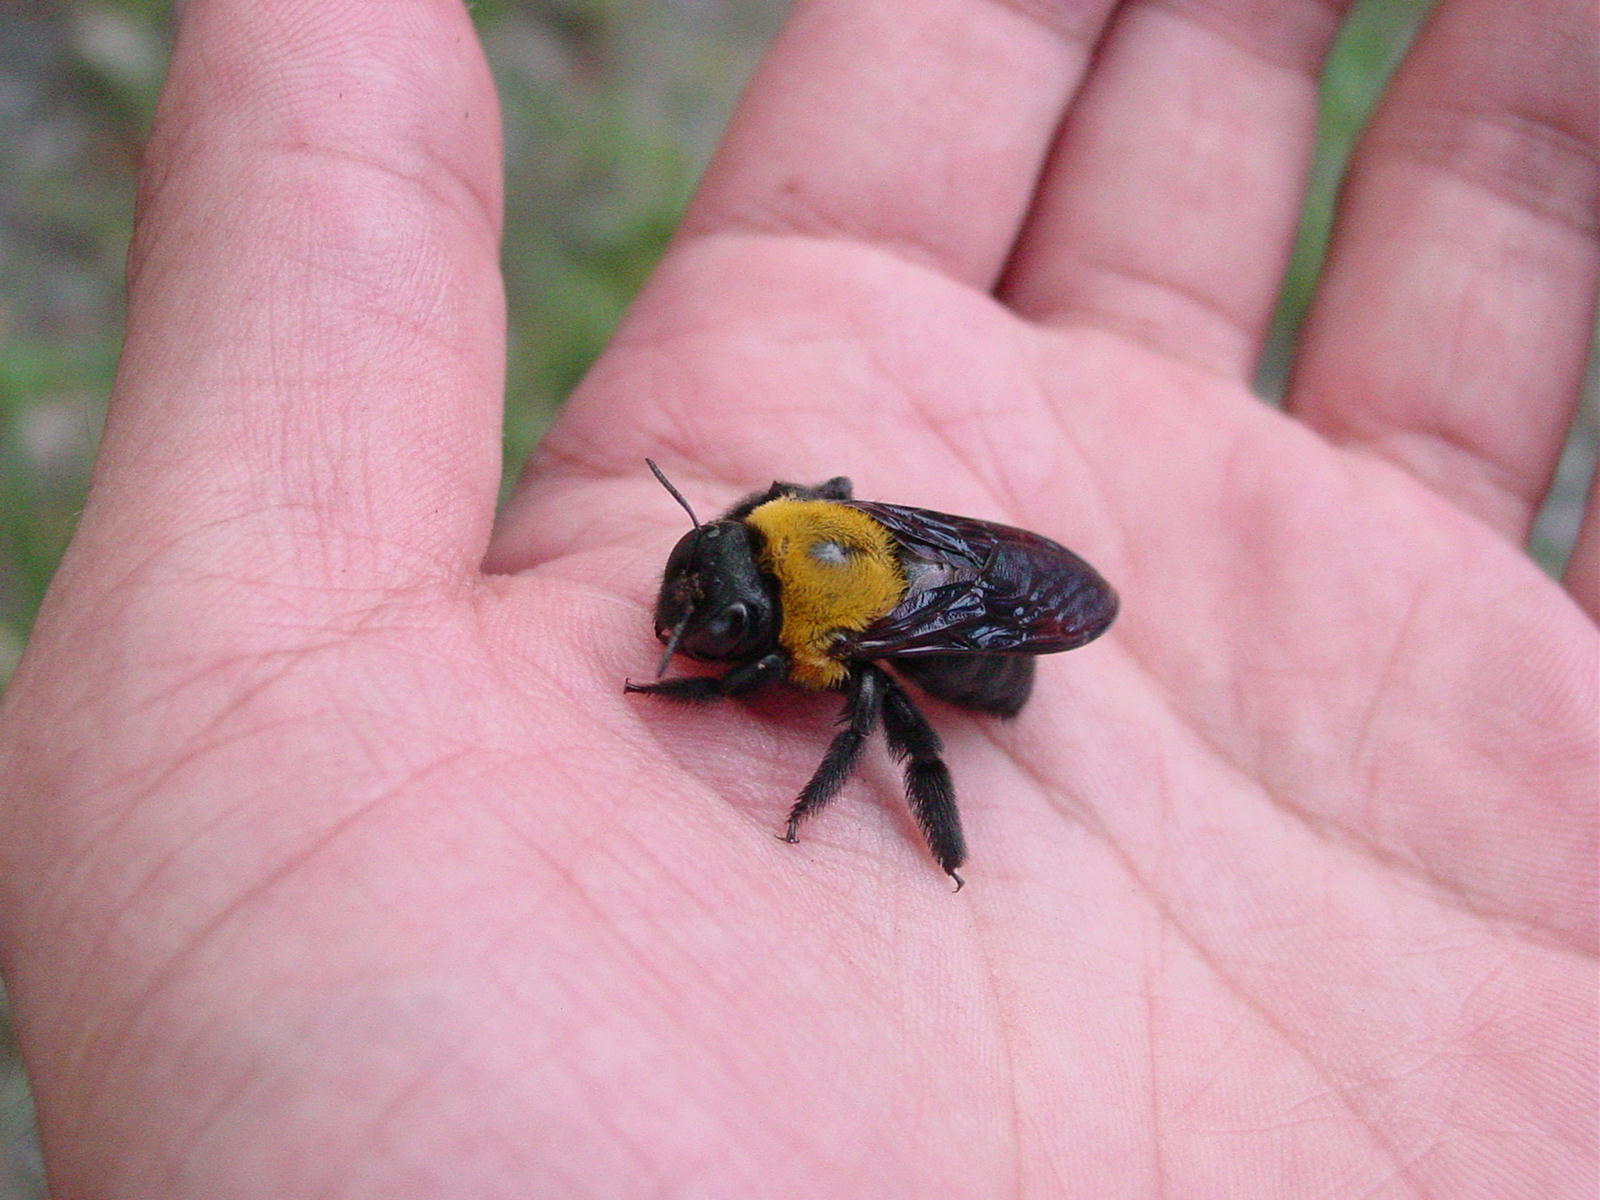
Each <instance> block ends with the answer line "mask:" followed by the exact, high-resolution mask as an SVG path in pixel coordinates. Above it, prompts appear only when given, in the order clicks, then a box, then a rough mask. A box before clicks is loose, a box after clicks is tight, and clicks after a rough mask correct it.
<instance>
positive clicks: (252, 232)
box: [91, 0, 503, 581]
mask: <svg viewBox="0 0 1600 1200" xmlns="http://www.w3.org/2000/svg"><path fill="white" fill-rule="evenodd" d="M498 153H499V129H498V114H497V109H496V104H495V97H494V92H493V89H492V87H491V84H490V79H489V75H488V73H487V70H486V69H485V66H484V62H483V59H482V57H481V55H480V53H479V51H478V49H477V46H476V41H475V39H474V36H473V32H472V28H471V25H470V23H469V22H468V20H467V17H466V15H465V12H464V11H463V9H462V7H461V6H460V5H459V4H458V3H454V2H452V0H344V2H341V3H338V4H323V3H318V2H314V0H193V2H192V3H190V4H188V5H186V6H185V8H184V15H183V20H182V23H181V26H180V29H179V34H178V39H177V44H176V47H175V49H174V51H173V58H172V66H171V73H170V77H169V79H168V82H167V86H166V89H165V91H164V93H163V95H162V100H161V105H160V108H159V110H158V114H157V118H156V123H155V128H154V130H153V132H152V134H151V140H150V146H149V150H148V155H147V162H146V165H145V168H144V173H143V179H142V195H141V203H140V208H139V214H138V219H137V232H136V234H135V239H134V247H133V250H132V253H131V256H130V269H129V273H130V293H129V315H128V336H127V343H126V348H125V351H124V355H123V361H122V364H121V368H120V371H119V377H118V382H117V386H116V390H115V396H114V399H113V405H112V411H111V414H110V418H109V422H108V428H107V432H106V439H105V443H104V446H103V456H102V463H101V468H100V474H99V479H98V482H97V487H96V494H95V496H94V498H93V502H92V507H91V516H93V517H94V518H95V521H96V522H97V523H98V526H99V533H100V535H101V536H105V537H113V538H114V537H119V536H120V535H121V534H122V533H124V532H125V531H127V530H133V529H137V531H138V533H139V535H140V536H144V537H148V536H151V535H152V531H153V534H154V536H155V537H157V538H159V539H161V540H163V541H168V540H170V539H171V538H172V537H174V536H177V537H182V536H184V535H185V534H186V533H187V532H188V531H191V530H196V529H201V528H203V529H206V530H209V531H212V532H213V533H216V534H218V536H219V540H222V539H225V540H226V544H228V545H232V546H241V547H248V551H247V553H249V554H250V555H251V556H252V557H253V560H254V562H255V564H256V566H257V568H258V569H260V570H270V569H272V568H273V566H274V564H284V565H286V567H287V568H288V569H290V570H293V571H296V572H302V571H303V570H305V569H308V568H309V569H315V570H322V569H330V570H334V571H336V572H337V573H338V575H339V578H340V579H341V581H351V580H352V579H354V578H355V577H357V576H360V575H364V574H370V575H374V576H383V577H384V578H385V579H392V578H411V577H414V576H416V575H417V574H419V573H426V574H430V575H431V574H437V573H438V571H439V570H440V567H441V564H448V565H450V566H452V567H453V566H455V565H457V564H460V565H461V566H467V565H474V564H475V563H476V561H477V558H478V557H479V555H480V554H481V547H482V545H483V544H484V542H485V541H486V539H487V530H488V525H489V522H490V519H491V517H492V511H493V499H494V493H495V488H496V485H497V480H498V473H499V433H498V420H499V417H498V414H499V408H500V395H501V385H500V370H501V367H500V363H501V359H502V320H503V318H502V312H501V309H502V305H501V300H500V283H499V274H498V268H497V261H496V258H497V240H498V224H499V210H500V187H499V182H498V179H499V161H498ZM107 527H109V529H108V528H107Z"/></svg>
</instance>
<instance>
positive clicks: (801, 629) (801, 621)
mask: <svg viewBox="0 0 1600 1200" xmlns="http://www.w3.org/2000/svg"><path fill="white" fill-rule="evenodd" d="M746 519H747V520H748V521H749V523H750V524H751V525H753V526H754V527H755V528H756V529H757V530H758V531H759V532H760V533H761V535H762V539H763V542H764V545H763V546H762V550H761V556H760V557H761V567H762V569H763V570H765V571H767V572H769V573H770V574H771V575H773V576H774V577H775V578H776V579H777V581H778V589H779V595H780V597H781V603H782V606H783V623H782V626H781V628H780V629H779V632H778V642H779V644H781V645H782V646H783V648H784V649H785V650H787V651H788V652H789V657H790V659H791V667H790V678H791V679H793V680H794V681H795V682H796V683H800V684H803V685H805V686H807V687H814V688H829V687H837V686H838V685H839V684H841V683H843V682H844V678H845V668H844V665H843V664H842V663H840V662H839V660H838V659H836V658H834V657H833V656H832V654H831V653H830V651H831V650H832V648H833V644H834V640H835V638H836V636H837V635H838V634H839V633H840V632H841V631H849V632H852V633H854V632H859V631H860V630H863V629H865V628H866V627H867V626H868V625H871V624H872V623H873V622H874V621H876V620H877V619H878V618H879V617H882V616H885V615H886V614H888V613H889V612H891V611H893V610H894V607H895V606H896V605H897V604H899V603H900V600H901V598H902V597H903V596H904V595H905V591H906V581H905V576H904V575H903V574H902V573H901V571H900V566H899V563H898V562H896V560H895V555H894V542H893V539H892V538H891V537H890V535H889V531H888V530H887V529H885V528H884V527H883V526H882V525H880V524H878V522H876V521H874V520H873V519H872V518H871V517H869V516H867V515H866V514H865V513H863V512H861V511H860V510H858V509H854V508H850V507H848V506H847V505H843V504H835V503H833V502H832V501H831V500H798V499H793V498H789V497H784V498H781V499H778V500H769V501H767V503H765V504H763V505H761V506H760V507H758V508H756V509H755V510H754V511H753V512H752V513H751V514H750V515H749V517H748V518H746Z"/></svg>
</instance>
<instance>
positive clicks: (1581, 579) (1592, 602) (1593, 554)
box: [1566, 471, 1600, 621]
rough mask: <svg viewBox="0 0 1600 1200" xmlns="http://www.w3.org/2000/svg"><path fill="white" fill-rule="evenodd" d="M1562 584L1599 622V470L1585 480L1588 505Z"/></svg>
mask: <svg viewBox="0 0 1600 1200" xmlns="http://www.w3.org/2000/svg"><path fill="white" fill-rule="evenodd" d="M1566 585H1567V590H1568V591H1569V592H1571V593H1572V598H1573V599H1574V600H1576V601H1577V602H1578V603H1579V604H1580V605H1582V606H1583V610H1584V611H1585V612H1587V613H1588V614H1589V615H1590V616H1591V617H1593V618H1594V619H1595V620H1596V621H1600V471H1596V472H1595V474H1594V477H1593V478H1592V479H1590V480H1589V503H1588V507H1587V509H1586V510H1585V512H1584V516H1583V523H1582V524H1581V525H1580V526H1579V527H1578V540H1577V541H1576V542H1574V543H1573V545H1572V554H1571V555H1570V556H1568V558H1567V570H1566Z"/></svg>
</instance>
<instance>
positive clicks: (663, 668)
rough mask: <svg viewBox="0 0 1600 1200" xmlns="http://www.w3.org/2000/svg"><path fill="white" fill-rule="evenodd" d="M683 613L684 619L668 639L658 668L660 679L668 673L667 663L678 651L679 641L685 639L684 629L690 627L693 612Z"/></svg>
mask: <svg viewBox="0 0 1600 1200" xmlns="http://www.w3.org/2000/svg"><path fill="white" fill-rule="evenodd" d="M692 611H693V610H692V609H691V612H690V613H684V614H683V620H681V621H679V622H678V627H677V628H676V629H674V630H673V631H672V636H671V637H669V638H668V639H667V652H666V653H665V654H663V655H662V656H661V665H660V666H659V667H657V668H656V678H657V679H660V678H661V677H662V676H663V675H665V674H666V673H667V664H668V663H670V662H671V661H672V656H673V655H674V654H676V653H677V652H678V643H679V642H681V641H682V640H683V631H684V630H685V629H687V628H688V627H689V617H690V615H691V613H692Z"/></svg>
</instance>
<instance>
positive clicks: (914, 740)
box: [883, 679, 967, 892]
mask: <svg viewBox="0 0 1600 1200" xmlns="http://www.w3.org/2000/svg"><path fill="white" fill-rule="evenodd" d="M883 731H884V734H885V735H886V736H887V737H888V739H889V749H890V751H891V752H892V753H893V754H894V756H895V757H896V758H898V759H900V760H901V761H902V762H904V763H905V764H906V800H907V801H908V802H909V803H910V805H911V815H912V816H913V817H914V818H915V819H916V822H917V828H919V829H921V830H922V836H923V838H924V840H926V841H927V843H928V849H929V850H932V851H933V857H934V858H935V859H937V860H938V862H939V865H940V866H941V867H943V868H944V870H945V873H946V874H947V875H949V876H950V878H951V879H954V880H955V881H956V891H958V892H959V891H960V890H961V889H962V888H963V887H964V886H965V885H966V880H964V879H962V878H961V876H959V875H957V874H956V868H957V867H959V866H960V865H961V864H962V863H964V862H965V861H966V860H967V843H966V839H965V838H963V837H962V836H961V814H960V813H959V812H958V811H957V810H956V791H955V787H954V786H953V785H952V784H951V782H950V769H949V768H948V767H946V766H945V765H944V760H943V759H941V758H940V757H939V753H940V751H941V750H943V749H944V746H943V744H942V743H941V742H940V741H939V735H938V733H936V732H935V731H934V728H933V726H932V725H930V724H928V718H927V717H925V716H923V715H922V713H921V712H920V711H919V710H918V708H917V706H916V705H914V704H913V703H911V697H910V696H908V695H906V692H905V689H904V688H902V687H901V686H900V685H899V684H898V683H895V682H894V681H893V680H890V679H885V680H884V692H883Z"/></svg>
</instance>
